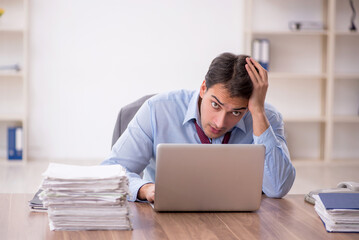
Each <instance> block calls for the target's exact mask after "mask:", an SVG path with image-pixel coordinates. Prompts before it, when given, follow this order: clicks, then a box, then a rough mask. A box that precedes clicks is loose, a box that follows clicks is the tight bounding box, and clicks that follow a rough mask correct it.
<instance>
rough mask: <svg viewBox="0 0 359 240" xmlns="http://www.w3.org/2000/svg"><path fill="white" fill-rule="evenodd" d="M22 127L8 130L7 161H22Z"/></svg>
mask: <svg viewBox="0 0 359 240" xmlns="http://www.w3.org/2000/svg"><path fill="white" fill-rule="evenodd" d="M22 141H23V140H22V127H9V128H8V159H9V160H22V150H23V144H22Z"/></svg>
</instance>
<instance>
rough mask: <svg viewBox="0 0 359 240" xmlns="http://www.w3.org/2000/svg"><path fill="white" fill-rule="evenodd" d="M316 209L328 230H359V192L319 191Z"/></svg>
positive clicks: (316, 196)
mask: <svg viewBox="0 0 359 240" xmlns="http://www.w3.org/2000/svg"><path fill="white" fill-rule="evenodd" d="M313 197H314V199H315V206H314V209H315V211H316V212H317V214H318V215H319V217H320V218H321V220H322V221H323V223H324V226H325V228H326V230H327V231H328V232H359V193H319V194H318V195H314V196H313Z"/></svg>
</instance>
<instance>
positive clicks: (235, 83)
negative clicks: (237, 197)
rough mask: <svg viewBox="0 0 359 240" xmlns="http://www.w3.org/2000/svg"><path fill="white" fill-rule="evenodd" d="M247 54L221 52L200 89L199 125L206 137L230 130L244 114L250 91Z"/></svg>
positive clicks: (250, 83) (250, 81)
mask: <svg viewBox="0 0 359 240" xmlns="http://www.w3.org/2000/svg"><path fill="white" fill-rule="evenodd" d="M247 57H248V56H246V55H234V54H231V53H223V54H221V55H219V56H218V57H216V58H215V59H214V60H213V61H212V63H211V65H210V67H209V70H208V72H207V74H206V77H205V81H203V83H202V85H201V88H200V97H201V98H200V102H199V109H200V115H201V124H202V128H203V130H204V132H205V134H206V135H207V136H208V137H209V138H218V137H220V136H222V135H223V134H225V133H226V132H228V131H230V130H231V129H232V128H233V127H234V126H235V125H236V124H237V123H238V122H239V121H240V120H241V118H242V117H243V116H244V114H245V113H246V112H247V109H248V100H249V98H250V96H251V94H252V91H253V84H252V80H251V79H250V77H249V75H248V73H247V70H246V68H245V65H246V58H247Z"/></svg>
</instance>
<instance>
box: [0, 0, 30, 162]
mask: <svg viewBox="0 0 359 240" xmlns="http://www.w3.org/2000/svg"><path fill="white" fill-rule="evenodd" d="M0 8H2V9H4V10H5V12H4V14H3V15H2V16H1V17H0V52H1V54H0V66H1V67H4V66H7V67H9V66H12V65H15V64H18V66H19V67H20V69H18V70H13V69H0V163H2V164H7V163H10V162H11V163H15V162H19V163H26V161H27V140H26V136H27V132H28V131H27V98H28V93H27V85H28V79H27V76H28V73H27V71H28V70H27V67H28V12H29V11H28V0H0ZM9 127H22V129H23V138H22V140H23V154H22V160H8V159H7V129H8V128H9Z"/></svg>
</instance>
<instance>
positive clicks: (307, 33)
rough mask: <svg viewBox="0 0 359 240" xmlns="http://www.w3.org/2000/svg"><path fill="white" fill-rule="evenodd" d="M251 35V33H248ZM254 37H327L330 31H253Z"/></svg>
mask: <svg viewBox="0 0 359 240" xmlns="http://www.w3.org/2000/svg"><path fill="white" fill-rule="evenodd" d="M247 34H250V32H247ZM252 34H253V35H273V36H291V35H294V36H298V35H299V36H326V35H328V31H326V30H315V31H314V30H313V31H283V30H282V31H253V32H252Z"/></svg>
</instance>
